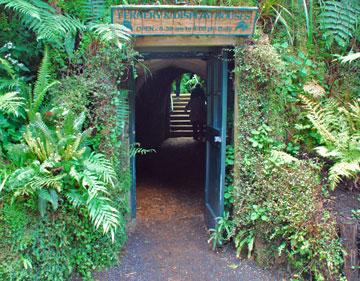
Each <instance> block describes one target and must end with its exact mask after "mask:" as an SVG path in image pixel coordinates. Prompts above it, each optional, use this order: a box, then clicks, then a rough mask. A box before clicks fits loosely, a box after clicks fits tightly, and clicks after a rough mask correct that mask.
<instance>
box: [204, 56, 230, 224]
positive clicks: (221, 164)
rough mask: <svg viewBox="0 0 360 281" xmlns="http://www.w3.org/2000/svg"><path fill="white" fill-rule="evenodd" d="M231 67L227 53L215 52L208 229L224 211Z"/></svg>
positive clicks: (210, 80)
mask: <svg viewBox="0 0 360 281" xmlns="http://www.w3.org/2000/svg"><path fill="white" fill-rule="evenodd" d="M227 68H228V66H227V57H226V52H223V54H222V55H221V54H218V55H217V54H215V55H214V56H212V57H211V58H210V59H209V60H208V68H207V142H206V179H205V222H206V225H207V227H208V228H213V227H215V225H216V218H217V217H220V216H222V215H223V212H224V185H225V152H226V113H227V80H228V69H227Z"/></svg>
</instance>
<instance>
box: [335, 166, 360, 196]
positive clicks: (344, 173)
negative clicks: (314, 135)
mask: <svg viewBox="0 0 360 281" xmlns="http://www.w3.org/2000/svg"><path fill="white" fill-rule="evenodd" d="M359 163H360V162H359V161H353V162H339V163H335V164H334V166H332V167H331V168H330V170H329V181H330V187H331V188H332V189H334V188H335V187H336V186H337V185H338V183H339V182H340V181H341V179H342V178H352V177H356V176H358V175H359V173H360V164H359Z"/></svg>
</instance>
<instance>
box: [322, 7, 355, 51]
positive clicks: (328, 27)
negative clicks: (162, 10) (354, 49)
mask: <svg viewBox="0 0 360 281" xmlns="http://www.w3.org/2000/svg"><path fill="white" fill-rule="evenodd" d="M359 18H360V3H359V2H358V1H357V0H341V1H333V0H329V1H325V2H324V5H323V7H322V12H321V14H320V27H321V29H322V31H323V36H324V38H325V39H326V44H327V46H328V47H330V46H331V45H332V44H333V43H334V42H335V43H337V44H338V45H339V46H341V47H347V46H348V45H349V42H350V39H351V38H352V37H353V36H354V34H355V32H356V28H357V24H358V21H359Z"/></svg>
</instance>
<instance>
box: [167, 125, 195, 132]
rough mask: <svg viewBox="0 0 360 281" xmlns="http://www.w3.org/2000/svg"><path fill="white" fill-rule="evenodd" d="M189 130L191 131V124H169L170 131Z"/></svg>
mask: <svg viewBox="0 0 360 281" xmlns="http://www.w3.org/2000/svg"><path fill="white" fill-rule="evenodd" d="M179 130H189V131H192V125H176V126H170V131H179Z"/></svg>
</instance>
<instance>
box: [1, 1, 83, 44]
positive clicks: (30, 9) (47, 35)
mask: <svg viewBox="0 0 360 281" xmlns="http://www.w3.org/2000/svg"><path fill="white" fill-rule="evenodd" d="M0 5H4V6H5V8H6V9H9V10H12V11H14V12H16V14H17V15H18V16H19V19H20V21H21V23H22V24H23V25H25V26H27V27H29V28H30V29H31V30H32V31H34V32H35V34H36V35H37V39H38V40H45V41H49V42H57V43H58V42H60V40H61V39H62V40H64V36H66V35H70V34H74V33H76V32H77V31H78V30H79V29H81V28H82V24H81V23H80V21H78V20H76V19H75V18H72V17H71V16H68V15H62V14H58V13H57V12H56V10H55V9H54V8H53V7H51V6H50V5H48V4H47V3H45V2H43V1H40V0H31V1H24V0H0Z"/></svg>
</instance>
